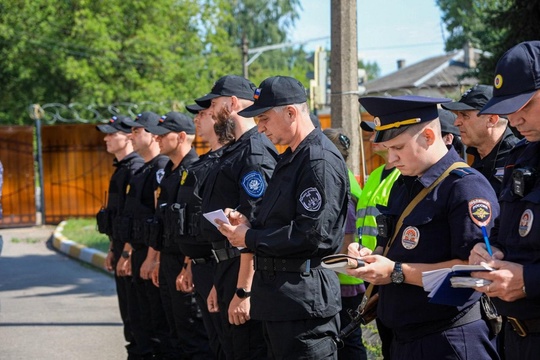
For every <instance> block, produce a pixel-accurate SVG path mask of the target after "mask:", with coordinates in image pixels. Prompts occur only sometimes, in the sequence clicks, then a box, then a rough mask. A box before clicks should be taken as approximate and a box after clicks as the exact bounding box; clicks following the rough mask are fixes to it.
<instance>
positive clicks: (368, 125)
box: [360, 121, 375, 132]
mask: <svg viewBox="0 0 540 360" xmlns="http://www.w3.org/2000/svg"><path fill="white" fill-rule="evenodd" d="M360 127H361V128H362V130H364V131H368V132H374V131H375V123H374V122H373V121H360Z"/></svg>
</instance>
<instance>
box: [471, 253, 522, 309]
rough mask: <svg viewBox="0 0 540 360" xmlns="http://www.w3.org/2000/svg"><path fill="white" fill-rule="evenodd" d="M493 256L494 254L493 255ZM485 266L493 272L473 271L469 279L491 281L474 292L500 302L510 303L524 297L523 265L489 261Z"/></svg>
mask: <svg viewBox="0 0 540 360" xmlns="http://www.w3.org/2000/svg"><path fill="white" fill-rule="evenodd" d="M493 255H494V256H495V253H493ZM486 265H488V266H491V267H492V268H494V269H495V270H494V271H475V272H472V273H471V277H475V278H481V279H487V280H491V281H492V283H491V284H489V285H486V286H481V287H478V288H475V290H477V291H480V292H483V293H486V295H487V296H489V297H498V298H499V299H501V300H504V301H508V302H512V301H516V300H518V299H521V298H524V297H525V296H526V294H525V292H524V291H523V286H524V285H525V283H524V281H523V265H521V264H516V263H513V262H509V261H502V260H491V261H489V262H486Z"/></svg>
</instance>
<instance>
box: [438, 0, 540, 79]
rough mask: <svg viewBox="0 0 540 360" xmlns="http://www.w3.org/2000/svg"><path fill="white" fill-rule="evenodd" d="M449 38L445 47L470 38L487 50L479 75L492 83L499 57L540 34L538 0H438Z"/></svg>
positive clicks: (450, 47)
mask: <svg viewBox="0 0 540 360" xmlns="http://www.w3.org/2000/svg"><path fill="white" fill-rule="evenodd" d="M437 5H438V6H439V7H440V8H441V11H442V13H443V21H444V24H445V25H446V28H447V30H448V32H449V33H450V36H449V38H448V39H447V40H446V50H448V51H450V50H454V49H461V48H463V45H464V44H465V43H466V42H467V41H469V42H470V43H471V44H472V45H473V46H474V47H475V48H478V49H480V50H482V51H484V52H485V54H484V55H483V56H482V57H481V58H480V60H479V62H478V67H477V73H476V76H477V77H478V78H479V79H480V82H482V83H487V84H491V83H492V82H493V75H494V71H495V67H496V64H497V61H498V59H499V58H500V57H501V56H502V55H503V54H504V52H505V51H507V50H508V49H510V48H511V47H512V46H514V45H516V44H518V43H520V42H522V41H527V40H537V39H539V38H540V23H539V22H538V19H539V18H540V1H538V0H533V1H531V0H473V1H471V0H437Z"/></svg>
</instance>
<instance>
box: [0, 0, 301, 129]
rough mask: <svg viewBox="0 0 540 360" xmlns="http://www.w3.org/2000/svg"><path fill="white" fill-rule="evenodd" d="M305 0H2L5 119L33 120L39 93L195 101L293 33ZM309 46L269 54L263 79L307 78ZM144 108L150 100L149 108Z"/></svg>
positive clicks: (0, 66) (44, 98)
mask: <svg viewBox="0 0 540 360" xmlns="http://www.w3.org/2000/svg"><path fill="white" fill-rule="evenodd" d="M299 10H300V8H299V1H298V0H292V1H285V0H271V1H267V2H260V1H254V0H236V1H228V0H181V1H179V0H160V1H151V0H131V1H125V0H108V1H95V0H66V1H59V0H57V1H50V0H0V80H1V81H2V85H3V87H2V95H1V96H2V101H1V102H0V123H23V122H28V121H29V117H28V114H27V108H28V106H29V105H30V104H33V103H39V104H44V103H63V104H70V103H79V104H86V105H90V104H114V103H121V102H134V103H144V102H148V101H151V102H156V103H164V104H165V106H166V107H168V108H174V107H175V106H176V107H177V108H179V109H180V110H182V109H183V108H182V107H181V105H183V104H185V103H188V102H192V100H193V99H194V98H196V97H198V96H201V95H203V94H205V93H206V92H208V90H209V89H210V87H211V86H212V83H213V82H214V81H215V80H216V79H217V78H218V77H220V76H222V75H225V74H241V73H242V53H241V44H242V36H244V34H245V36H246V38H247V39H248V41H249V46H250V47H257V46H262V45H268V44H274V43H279V42H285V41H287V33H288V31H289V30H290V29H291V27H292V26H293V24H294V21H295V20H296V19H297V18H298V11H299ZM309 69H310V65H309V63H308V62H307V60H306V53H305V52H304V51H303V49H302V48H296V49H295V48H286V49H283V50H279V51H271V52H268V54H266V53H265V54H263V56H261V57H260V58H259V59H257V61H256V62H255V63H254V64H252V66H251V67H250V72H251V73H252V74H253V77H251V76H250V77H251V78H252V81H254V82H255V83H258V82H259V81H261V80H262V79H263V78H266V77H268V76H271V75H275V74H277V73H284V74H289V75H291V76H296V77H298V78H299V79H300V80H302V81H303V82H305V83H307V81H306V80H307V79H306V73H307V72H308V70H309ZM141 110H144V109H141Z"/></svg>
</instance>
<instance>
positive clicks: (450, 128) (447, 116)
mask: <svg viewBox="0 0 540 360" xmlns="http://www.w3.org/2000/svg"><path fill="white" fill-rule="evenodd" d="M439 121H440V122H441V133H442V134H443V135H444V134H453V135H457V136H460V135H461V134H460V133H459V129H458V127H457V126H455V125H454V121H456V114H454V113H453V112H451V111H450V110H445V109H439Z"/></svg>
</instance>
